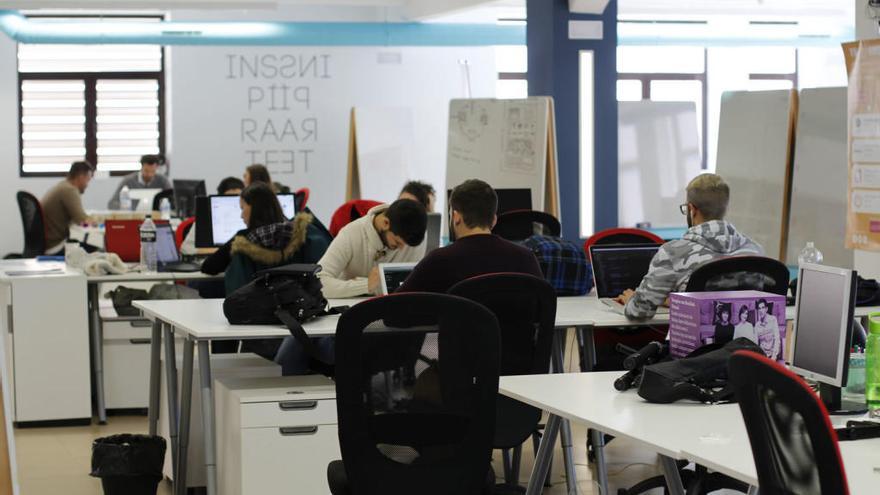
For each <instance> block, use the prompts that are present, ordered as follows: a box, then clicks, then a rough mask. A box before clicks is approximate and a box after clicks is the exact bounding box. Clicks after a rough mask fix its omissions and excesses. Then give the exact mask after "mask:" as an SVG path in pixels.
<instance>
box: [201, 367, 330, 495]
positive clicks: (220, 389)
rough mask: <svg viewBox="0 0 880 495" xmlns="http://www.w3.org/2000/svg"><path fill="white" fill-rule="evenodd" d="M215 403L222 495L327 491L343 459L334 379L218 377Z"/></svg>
mask: <svg viewBox="0 0 880 495" xmlns="http://www.w3.org/2000/svg"><path fill="white" fill-rule="evenodd" d="M214 389H215V390H216V394H215V402H216V404H217V408H216V411H217V473H218V480H217V485H218V489H219V494H220V495H246V494H251V493H303V494H306V493H307V494H309V495H325V494H329V493H330V488H329V487H328V485H327V465H328V464H329V463H330V462H331V461H334V460H337V459H340V458H341V456H340V453H339V436H338V428H337V421H336V385H335V384H334V383H333V381H332V380H330V379H329V378H326V377H324V376H321V375H309V376H285V377H276V378H225V379H223V378H221V379H217V380H215V381H214Z"/></svg>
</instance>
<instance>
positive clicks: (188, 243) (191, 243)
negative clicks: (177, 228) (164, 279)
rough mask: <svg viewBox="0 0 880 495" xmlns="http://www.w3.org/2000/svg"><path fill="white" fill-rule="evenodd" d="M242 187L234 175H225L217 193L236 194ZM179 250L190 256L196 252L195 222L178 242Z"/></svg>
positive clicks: (224, 194) (238, 193) (223, 194)
mask: <svg viewBox="0 0 880 495" xmlns="http://www.w3.org/2000/svg"><path fill="white" fill-rule="evenodd" d="M242 189H244V182H242V181H241V179H238V178H236V177H227V178H225V179H223V180H221V181H220V184H218V185H217V194H219V195H221V196H238V195H240V194H241V190H242ZM180 252H181V253H183V254H185V255H187V256H192V255H195V254H197V253H198V249H197V248H196V224H195V223H193V224H192V226H191V227H190V229H189V232H187V233H186V237H184V238H183V242H182V243H181V244H180Z"/></svg>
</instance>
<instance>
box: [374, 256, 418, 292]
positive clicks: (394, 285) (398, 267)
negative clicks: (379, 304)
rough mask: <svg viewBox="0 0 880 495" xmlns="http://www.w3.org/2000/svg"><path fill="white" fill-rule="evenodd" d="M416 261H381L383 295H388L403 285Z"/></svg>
mask: <svg viewBox="0 0 880 495" xmlns="http://www.w3.org/2000/svg"><path fill="white" fill-rule="evenodd" d="M415 267H416V263H379V282H380V283H381V288H382V295H383V296H387V295H388V294H391V293H393V292H394V291H396V290H397V289H398V287H400V286H401V285H403V283H404V282H405V281H406V278H407V277H409V274H410V273H412V271H413V268H415Z"/></svg>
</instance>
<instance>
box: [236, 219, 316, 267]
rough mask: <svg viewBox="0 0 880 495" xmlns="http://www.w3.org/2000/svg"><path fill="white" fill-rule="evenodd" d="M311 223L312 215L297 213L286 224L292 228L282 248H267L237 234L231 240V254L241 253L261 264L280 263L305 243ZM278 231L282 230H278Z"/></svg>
mask: <svg viewBox="0 0 880 495" xmlns="http://www.w3.org/2000/svg"><path fill="white" fill-rule="evenodd" d="M311 223H312V215H310V214H308V213H298V214H297V215H296V217H294V219H293V220H291V221H290V223H289V224H288V225H290V226H291V227H292V228H293V233H292V235H291V236H290V240H289V241H288V242H287V244H286V245H285V246H284V247H283V248H282V249H273V248H267V247H265V246H264V245H262V244H260V243H257V242H254V241H252V240H250V239H248V237H247V236H246V235H237V236H235V238H234V239H233V240H232V254H238V253H240V254H243V255H244V256H247V257H248V258H250V259H252V260H253V261H254V262H256V263H259V264H261V265H268V266H271V265H278V264H281V263H282V262H284V261H286V260H287V259H288V258H290V257H291V256H293V255H294V254H295V253H296V252H297V251H299V249H300V248H302V246H303V244H305V243H306V235H307V234H308V230H309V225H310V224H311ZM278 232H279V233H280V232H282V231H281V230H278Z"/></svg>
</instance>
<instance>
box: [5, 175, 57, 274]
mask: <svg viewBox="0 0 880 495" xmlns="http://www.w3.org/2000/svg"><path fill="white" fill-rule="evenodd" d="M15 199H16V201H17V202H18V211H19V213H21V225H22V227H23V228H24V250H23V251H22V252H21V254H20V255H10V256H7V258H18V257H20V258H34V257H36V256H40V255H42V254H46V248H47V246H46V222H45V220H44V219H43V207H42V206H40V200H38V199H37V198H36V196H34V195H33V194H31V193H29V192H25V191H18V193H16V195H15ZM53 247H54V246H53Z"/></svg>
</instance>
